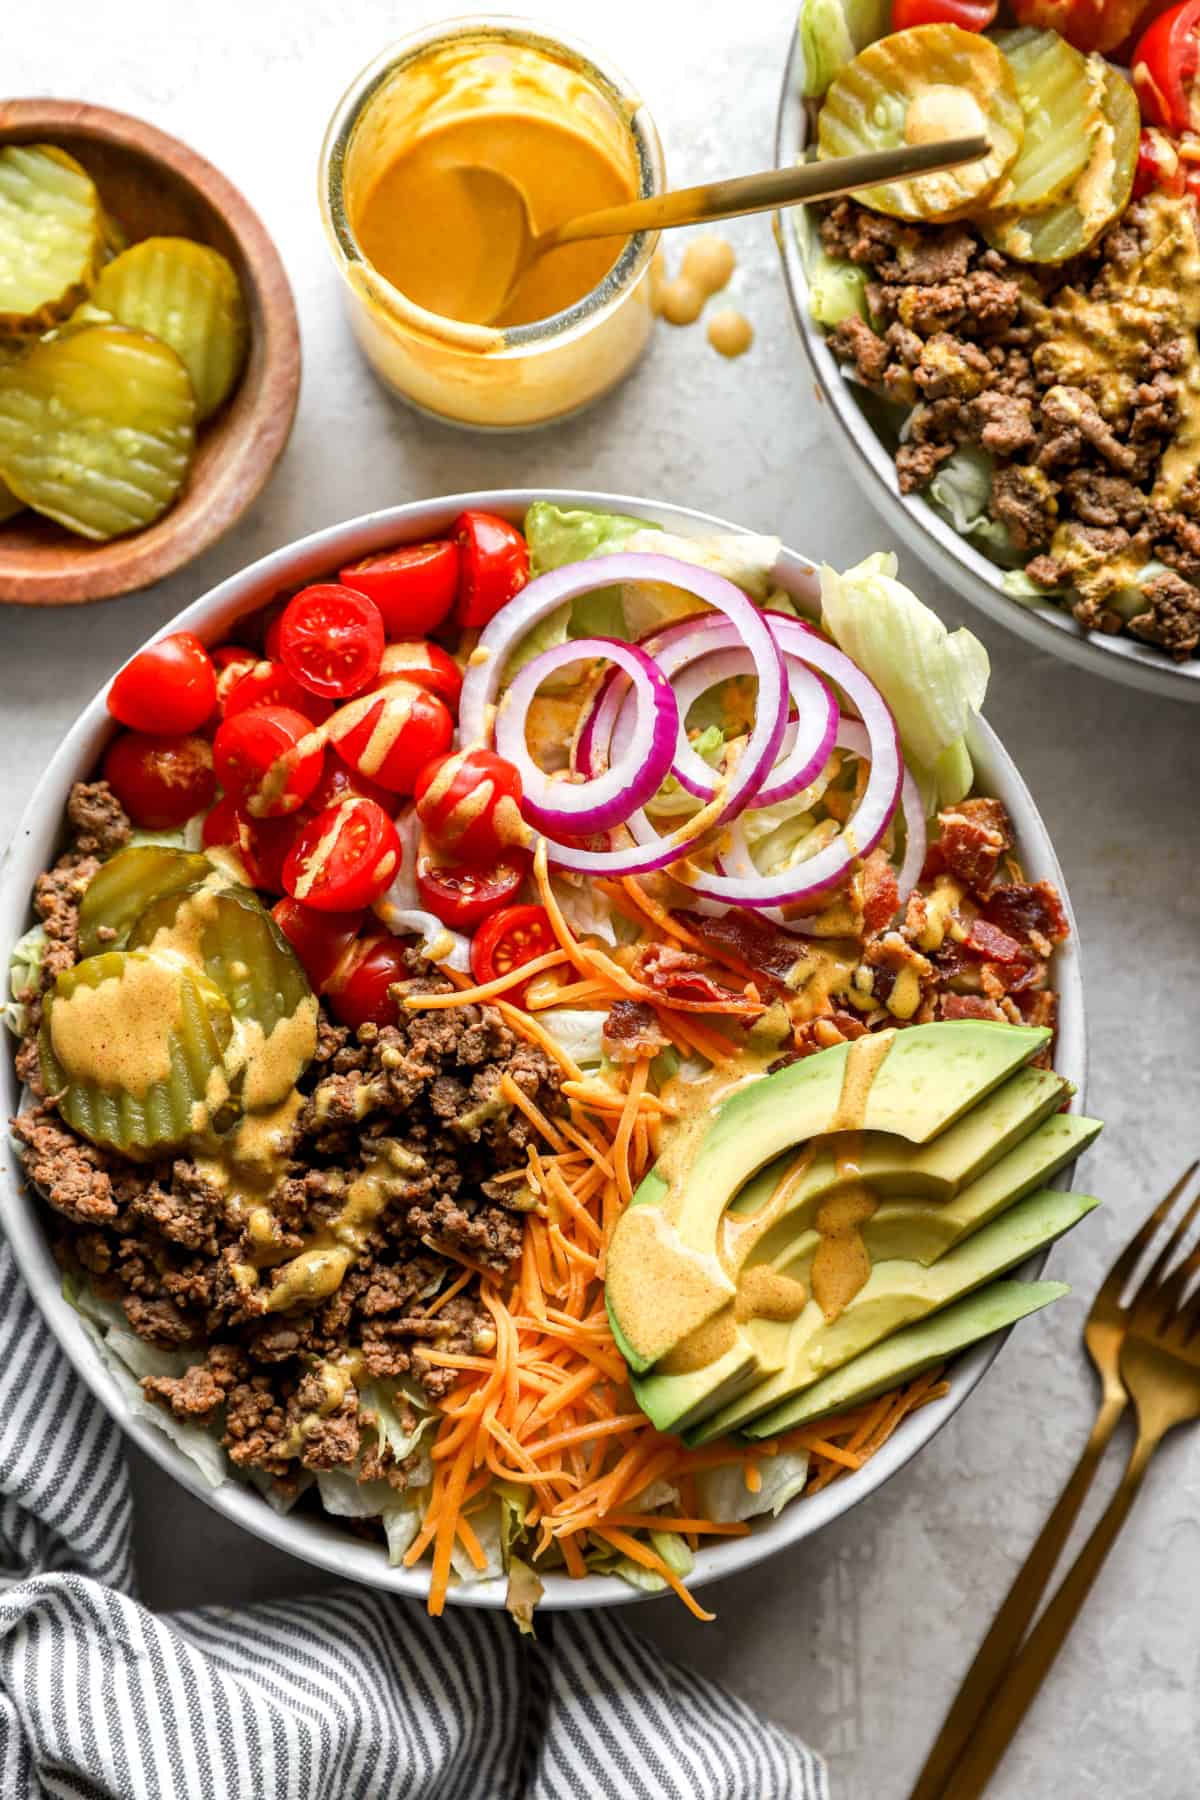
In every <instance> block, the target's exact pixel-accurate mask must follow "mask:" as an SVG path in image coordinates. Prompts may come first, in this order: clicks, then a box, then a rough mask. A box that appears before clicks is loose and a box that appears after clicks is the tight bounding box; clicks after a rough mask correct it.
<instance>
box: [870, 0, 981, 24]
mask: <svg viewBox="0 0 1200 1800" xmlns="http://www.w3.org/2000/svg"><path fill="white" fill-rule="evenodd" d="M998 11H999V0H892V30H893V31H907V30H908V28H909V26H910V25H957V26H958V27H959V29H960V30H961V31H986V30H987V28H988V26H989V25H990V24H991V22H992V20H993V19H994V18H995V17H996V14H997V12H998Z"/></svg>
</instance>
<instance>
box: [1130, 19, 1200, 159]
mask: <svg viewBox="0 0 1200 1800" xmlns="http://www.w3.org/2000/svg"><path fill="white" fill-rule="evenodd" d="M1198 68H1200V0H1184V3H1183V5H1182V6H1173V7H1172V8H1171V10H1170V12H1165V13H1161V14H1160V15H1159V17H1158V18H1157V19H1155V20H1154V22H1153V24H1152V25H1150V26H1148V27H1147V29H1146V30H1145V31H1144V32H1143V33H1142V35H1141V37H1140V38H1139V40H1138V44H1137V48H1136V49H1135V51H1134V53H1133V85H1134V88H1135V89H1136V91H1137V97H1138V104H1139V106H1140V107H1141V109H1142V117H1143V119H1144V120H1145V121H1146V123H1147V125H1157V126H1159V127H1160V128H1161V129H1162V130H1163V131H1169V132H1171V133H1173V134H1174V135H1175V136H1176V137H1181V136H1182V135H1183V133H1184V132H1185V131H1200V93H1198V92H1197V81H1196V74H1197V69H1198Z"/></svg>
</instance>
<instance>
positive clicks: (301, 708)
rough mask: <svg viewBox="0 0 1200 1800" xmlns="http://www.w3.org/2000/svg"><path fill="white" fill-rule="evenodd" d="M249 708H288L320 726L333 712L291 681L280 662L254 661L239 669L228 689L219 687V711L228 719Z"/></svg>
mask: <svg viewBox="0 0 1200 1800" xmlns="http://www.w3.org/2000/svg"><path fill="white" fill-rule="evenodd" d="M251 706H288V707H290V708H291V709H292V711H293V712H298V713H303V714H304V717H305V718H306V719H310V720H311V721H312V723H313V724H314V725H323V724H324V722H325V720H326V719H327V718H328V717H329V715H330V713H332V711H333V702H332V700H323V699H321V698H320V696H319V695H317V694H310V693H309V692H308V691H307V690H306V689H305V688H302V687H301V686H300V683H299V682H298V681H293V680H292V677H291V676H290V675H289V674H288V672H287V670H286V669H285V668H284V666H283V664H282V663H281V662H255V663H252V664H251V666H250V667H249V668H248V669H242V670H241V671H240V673H239V674H238V675H237V676H236V678H234V679H231V680H230V682H229V684H228V686H224V685H223V686H222V692H221V711H222V713H223V714H224V716H225V718H227V719H230V718H232V717H233V715H234V714H235V713H240V712H245V711H246V710H247V709H248V708H249V707H251Z"/></svg>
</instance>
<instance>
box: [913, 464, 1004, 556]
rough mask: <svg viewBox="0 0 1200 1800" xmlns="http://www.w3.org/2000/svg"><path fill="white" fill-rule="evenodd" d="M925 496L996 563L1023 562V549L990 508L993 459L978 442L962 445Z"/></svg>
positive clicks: (963, 535) (933, 481)
mask: <svg viewBox="0 0 1200 1800" xmlns="http://www.w3.org/2000/svg"><path fill="white" fill-rule="evenodd" d="M925 493H926V498H927V499H928V501H929V504H930V505H931V506H932V507H933V509H934V511H935V512H938V513H940V514H941V516H942V517H943V519H945V520H946V522H947V523H948V524H950V525H953V527H954V529H955V531H957V532H958V533H959V534H960V535H961V536H962V537H965V538H968V539H969V540H970V541H971V543H973V544H974V545H975V547H976V548H977V549H979V550H982V551H983V553H984V555H985V556H990V557H991V559H992V561H993V562H997V563H1000V564H1002V565H1008V564H1011V563H1014V562H1020V561H1021V552H1020V551H1019V550H1018V549H1017V546H1016V545H1015V544H1014V543H1013V540H1012V534H1011V532H1010V531H1009V529H1008V526H1007V525H1005V523H1004V521H1003V520H1002V519H993V518H992V516H991V514H990V513H989V511H988V502H989V500H990V499H991V493H992V458H991V457H990V456H989V455H988V453H987V451H986V450H981V449H980V448H979V447H978V445H976V444H960V445H959V447H958V449H957V450H956V451H955V452H954V454H953V456H951V457H948V458H947V460H946V461H945V462H944V463H943V464H942V466H941V468H940V469H939V470H938V472H937V474H936V475H935V476H934V478H933V480H932V481H931V482H930V484H929V486H928V488H927V489H926V490H925Z"/></svg>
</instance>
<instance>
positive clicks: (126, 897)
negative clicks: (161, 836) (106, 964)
mask: <svg viewBox="0 0 1200 1800" xmlns="http://www.w3.org/2000/svg"><path fill="white" fill-rule="evenodd" d="M214 877H216V878H218V879H219V871H218V870H217V869H216V868H215V867H214V866H213V864H212V863H210V862H209V860H208V858H207V856H201V855H200V854H199V853H198V852H195V851H191V850H177V849H175V848H174V846H173V845H171V844H131V845H130V846H129V848H128V849H127V850H118V851H117V853H116V855H115V856H110V857H109V859H108V861H107V862H106V863H102V864H101V866H100V868H99V869H97V871H96V873H95V874H94V875H93V876H92V879H91V880H90V881H89V882H88V885H87V889H86V891H85V893H84V896H83V900H82V902H81V904H80V907H79V954H80V955H81V956H95V955H96V954H97V952H98V951H101V950H119V949H122V948H123V947H124V944H125V941H126V939H127V938H128V936H129V931H130V927H131V926H132V925H134V924H135V922H136V921H137V920H138V919H139V918H140V917H141V915H142V914H143V913H144V912H145V910H146V908H147V907H148V906H149V905H150V903H151V901H153V900H157V899H159V898H160V896H162V895H163V894H176V893H178V892H179V891H180V890H181V889H182V888H194V887H197V886H198V885H199V884H200V882H202V881H205V880H209V881H211V880H213V878H214ZM109 933H111V934H112V935H111V936H110V935H108V934H109Z"/></svg>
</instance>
